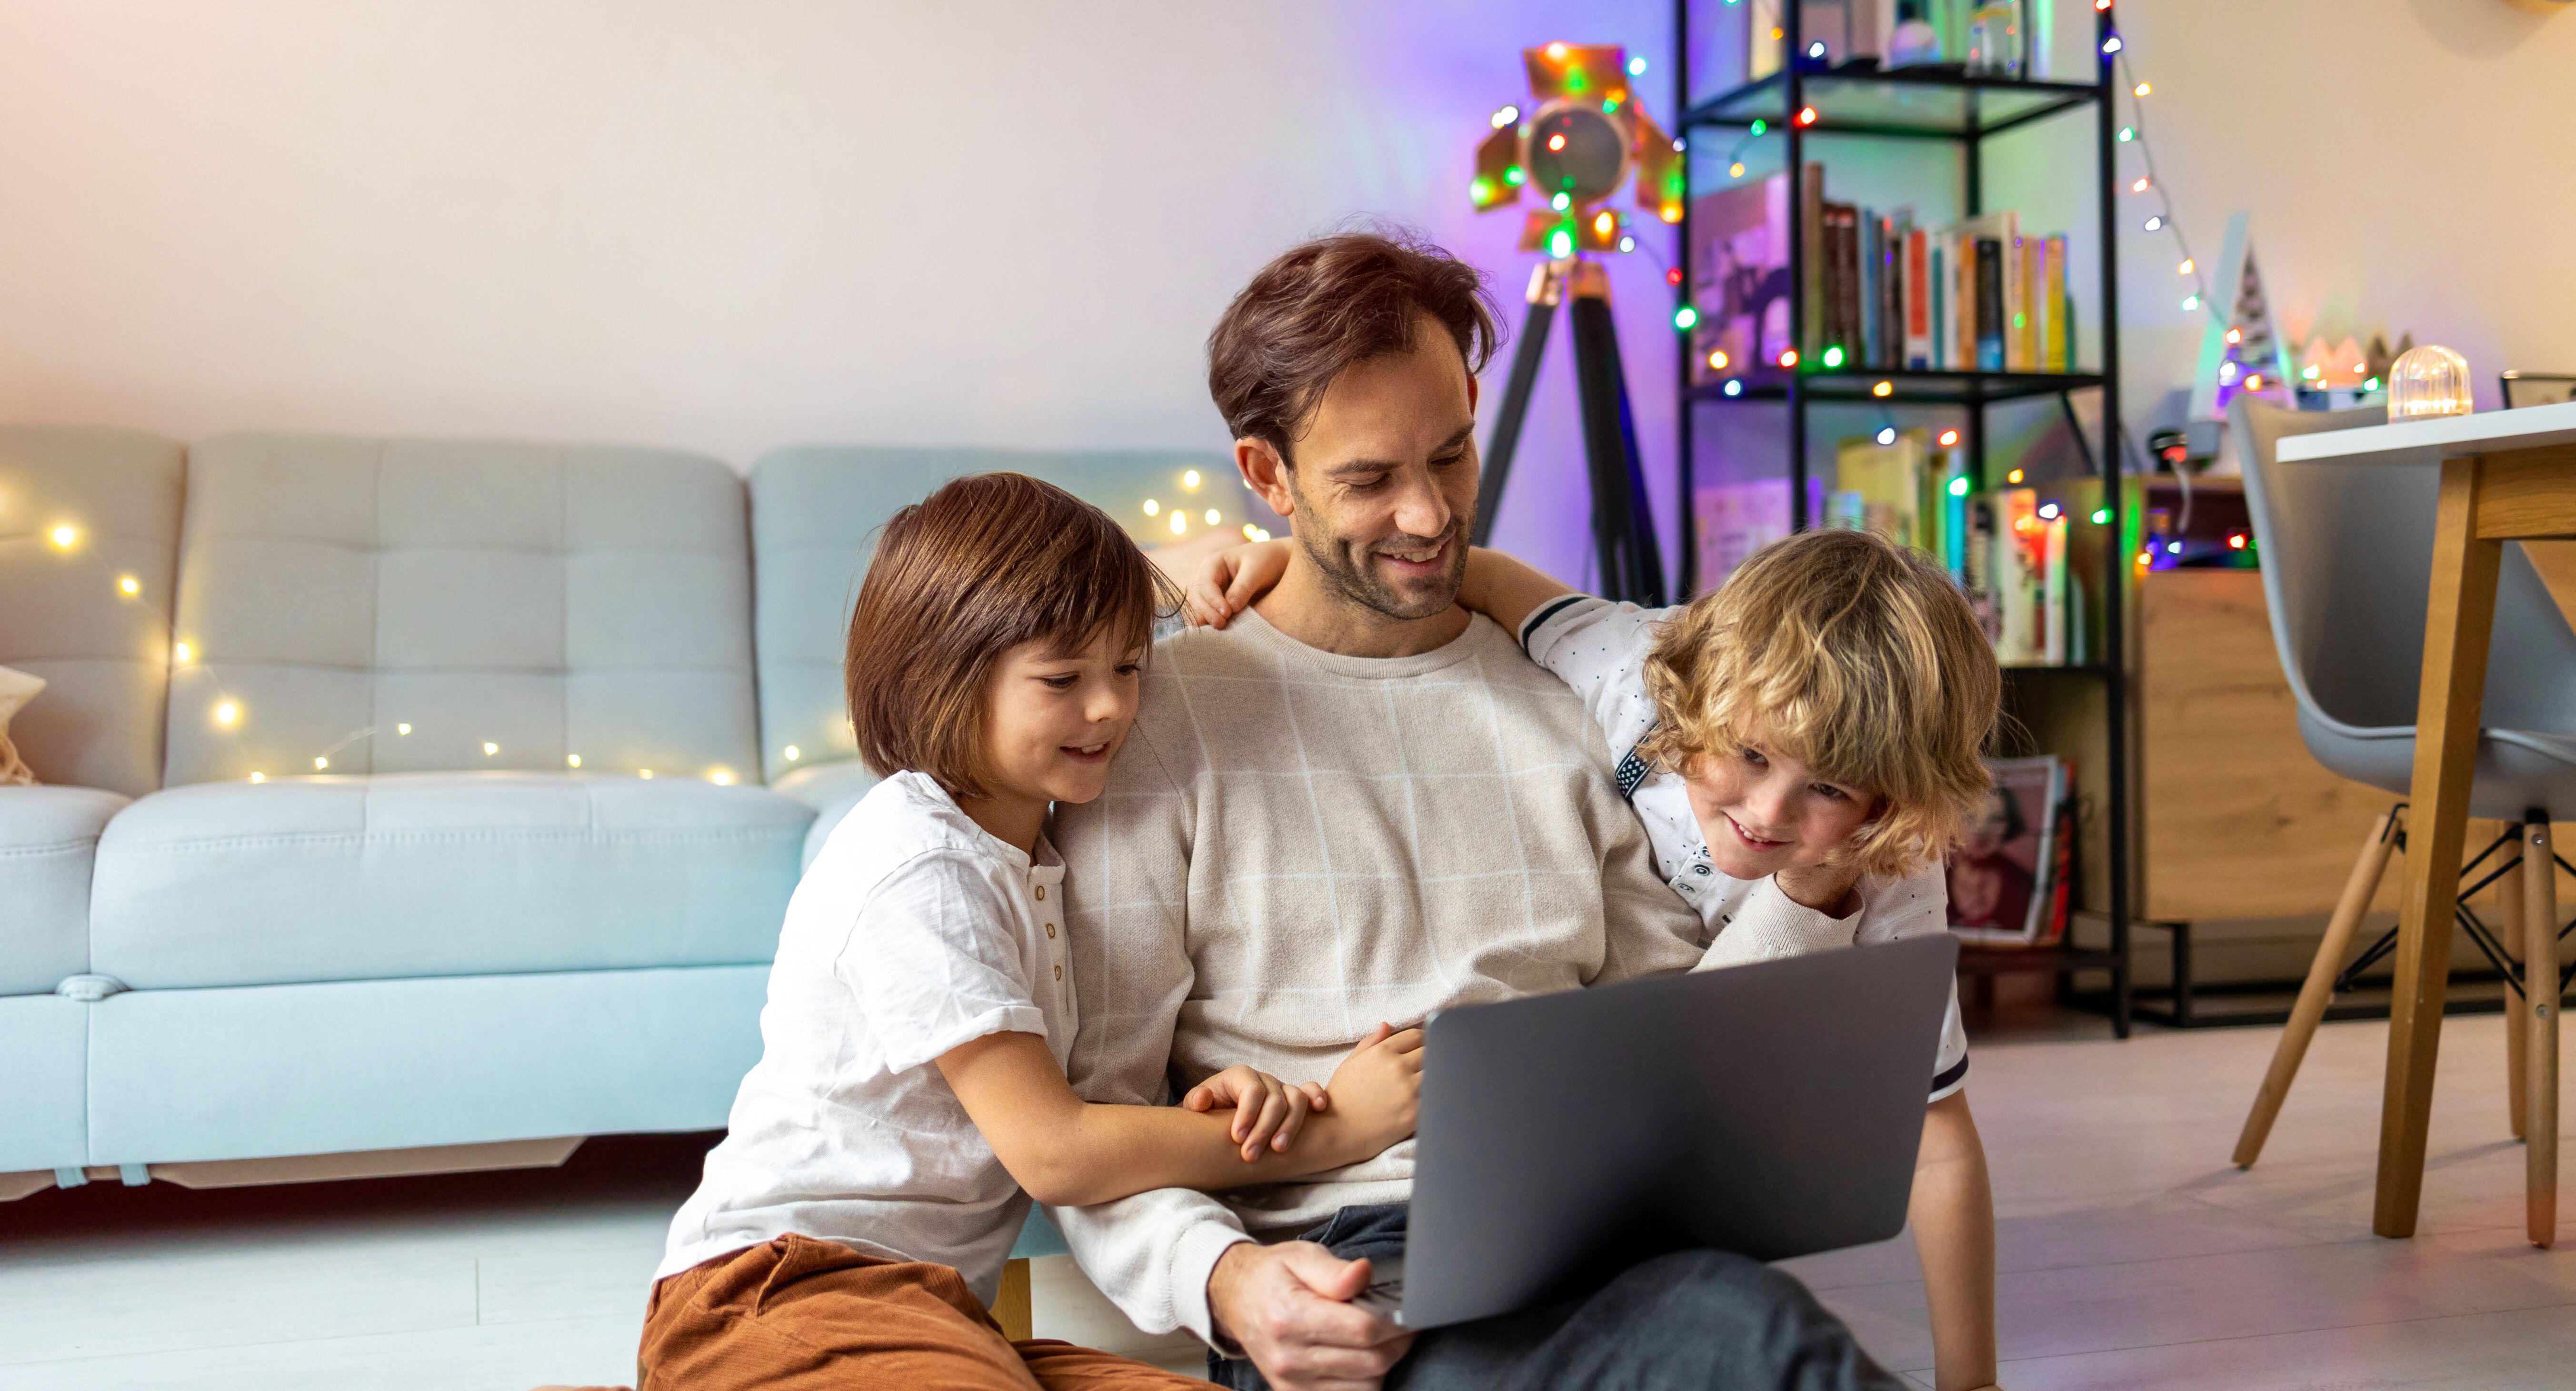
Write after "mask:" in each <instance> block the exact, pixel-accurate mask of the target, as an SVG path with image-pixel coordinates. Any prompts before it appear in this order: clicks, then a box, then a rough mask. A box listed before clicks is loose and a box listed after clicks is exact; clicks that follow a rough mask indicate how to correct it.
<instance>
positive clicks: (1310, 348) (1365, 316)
mask: <svg viewBox="0 0 2576 1391" xmlns="http://www.w3.org/2000/svg"><path fill="white" fill-rule="evenodd" d="M1425 314H1428V315H1429V316H1431V318H1432V320H1433V321H1434V322H1436V323H1438V324H1439V325H1440V327H1441V329H1442V330H1443V331H1444V332H1446V333H1447V334H1448V335H1449V338H1450V341H1451V342H1454V343H1456V344H1457V345H1458V355H1459V356H1460V357H1461V358H1464V359H1465V360H1466V363H1467V375H1469V376H1471V377H1472V376H1474V375H1476V374H1477V373H1478V372H1481V371H1483V370H1484V368H1485V363H1486V360H1487V359H1489V358H1491V357H1492V356H1493V355H1494V344H1495V341H1496V335H1495V329H1494V306H1493V301H1492V298H1491V297H1490V296H1489V295H1488V294H1487V292H1486V289H1485V277H1484V275H1483V274H1482V273H1480V272H1479V271H1478V270H1477V269H1476V268H1475V267H1474V266H1471V265H1468V264H1467V263H1466V262H1464V261H1461V260H1459V259H1458V258H1457V257H1455V256H1452V255H1450V254H1449V253H1448V252H1446V251H1443V250H1441V249H1440V248H1439V247H1437V246H1434V245H1432V244H1431V243H1430V242H1427V241H1424V240H1423V239H1421V238H1420V237H1418V236H1415V235H1413V234H1412V233H1409V232H1403V231H1381V232H1340V233H1336V234H1334V235H1332V236H1329V237H1320V238H1318V239H1316V240H1314V241H1310V242H1308V243H1306V244H1305V245H1303V246H1300V247H1297V248H1295V249H1293V250H1291V251H1288V252H1287V253H1285V254H1283V255H1281V256H1280V257H1279V258H1278V259H1277V260H1275V261H1272V262H1271V263H1270V264H1269V265H1266V266H1263V267H1262V268H1261V272H1260V274H1258V275H1255V276H1253V277H1252V283H1251V284H1249V285H1246V286H1244V287H1243V293H1241V294H1239V295H1236V296H1235V297H1234V303H1232V304H1229V305H1227V306H1226V309H1225V314H1224V315H1223V316H1222V317H1220V318H1219V319H1218V320H1217V321H1216V328H1215V330H1214V331H1213V332H1211V333H1209V334H1208V394H1209V395H1210V396H1213V397H1215V398H1216V408H1217V409H1218V410H1219V411H1220V412H1223V413H1224V415H1225V426H1226V428H1227V429H1228V430H1231V431H1233V432H1234V437H1235V438H1236V439H1257V440H1265V441H1267V442H1268V443H1269V444H1270V447H1271V448H1273V449H1276V450H1278V451H1279V458H1280V460H1281V462H1283V463H1289V464H1291V465H1293V464H1294V462H1295V461H1294V460H1293V459H1292V458H1291V457H1290V454H1289V444H1290V442H1291V441H1293V440H1294V439H1295V438H1296V437H1297V436H1299V435H1301V434H1303V433H1305V430H1304V426H1305V424H1306V420H1307V417H1308V416H1309V415H1310V414H1312V413H1313V411H1314V409H1315V403H1316V402H1317V401H1319V400H1321V399H1322V398H1323V395H1324V389H1325V388H1326V387H1329V386H1331V385H1332V382H1333V378H1335V377H1337V376H1340V375H1341V374H1342V369H1344V368H1346V367H1349V366H1351V365H1352V364H1353V363H1357V362H1364V361H1367V360H1368V359H1370V358H1373V357H1383V356H1385V355H1387V354H1390V353H1404V352H1411V351H1412V350H1413V337H1414V333H1415V331H1416V330H1417V328H1418V327H1419V326H1420V322H1421V317H1422V316H1423V315H1425Z"/></svg>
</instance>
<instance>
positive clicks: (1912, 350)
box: [1904, 225, 2065, 371]
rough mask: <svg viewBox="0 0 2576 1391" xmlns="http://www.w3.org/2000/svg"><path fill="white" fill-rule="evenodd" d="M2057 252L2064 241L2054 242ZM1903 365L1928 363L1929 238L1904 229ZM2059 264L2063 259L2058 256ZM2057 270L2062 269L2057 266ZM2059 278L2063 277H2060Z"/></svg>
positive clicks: (1916, 230)
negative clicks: (2057, 246) (2057, 248)
mask: <svg viewBox="0 0 2576 1391" xmlns="http://www.w3.org/2000/svg"><path fill="white" fill-rule="evenodd" d="M2055 240H2056V241H2057V242H2058V243H2059V249H2060V251H2061V253H2062V252H2063V250H2064V243H2065V238H2063V237H2059V238H2056V239H2055ZM1904 254H1905V287H1904V294H1905V365H1906V366H1908V367H1911V368H1914V369H1916V370H1918V371H1919V370H1921V369H1923V368H1927V367H1930V366H1932V365H1933V361H1932V294H1933V290H1932V275H1933V270H1932V266H1933V262H1932V238H1931V236H1930V235H1929V234H1928V233H1926V232H1925V231H1924V230H1923V229H1922V228H1920V227H1915V226H1910V225H1909V226H1908V227H1907V228H1906V229H1905V253H1904ZM2060 259H2061V261H2062V260H2063V256H2062V255H2061V257H2060ZM2060 269H2061V271H2062V270H2063V267H2062V266H2061V267H2060ZM2061 278H2063V277H2062V276H2061Z"/></svg>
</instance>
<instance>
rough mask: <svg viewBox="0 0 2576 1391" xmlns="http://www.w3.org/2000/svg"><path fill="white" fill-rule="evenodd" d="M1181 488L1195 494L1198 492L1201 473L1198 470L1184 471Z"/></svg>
mask: <svg viewBox="0 0 2576 1391" xmlns="http://www.w3.org/2000/svg"><path fill="white" fill-rule="evenodd" d="M1181 486H1182V487H1184V488H1188V489H1190V490H1191V491H1193V492H1195V491H1197V490H1198V486H1199V471H1198V470H1197V469H1186V470H1183V471H1182V473H1181Z"/></svg>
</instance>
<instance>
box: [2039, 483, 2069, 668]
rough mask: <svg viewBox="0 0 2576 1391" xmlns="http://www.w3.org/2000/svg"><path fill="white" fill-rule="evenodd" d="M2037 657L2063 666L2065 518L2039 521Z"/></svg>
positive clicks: (2065, 589) (2066, 596)
mask: <svg viewBox="0 0 2576 1391" xmlns="http://www.w3.org/2000/svg"><path fill="white" fill-rule="evenodd" d="M2039 539H2040V585H2039V598H2040V603H2039V659H2040V660H2041V661H2042V662H2045V663H2047V664H2048V665H2050V666H2053V667H2062V666H2064V665H2066V611H2067V598H2068V592H2067V573H2066V517H2065V514H2064V513H2062V512H2061V513H2060V514H2059V515H2057V516H2055V517H2052V518H2049V519H2047V520H2045V521H2043V522H2041V523H2040V533H2039Z"/></svg>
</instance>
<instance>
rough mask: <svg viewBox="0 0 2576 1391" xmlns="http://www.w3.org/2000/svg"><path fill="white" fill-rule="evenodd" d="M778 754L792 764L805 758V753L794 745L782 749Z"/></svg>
mask: <svg viewBox="0 0 2576 1391" xmlns="http://www.w3.org/2000/svg"><path fill="white" fill-rule="evenodd" d="M778 752H779V754H780V755H781V756H783V757H784V758H786V760H787V761H788V762H790V763H793V762H795V761H796V760H798V759H800V758H803V757H804V756H805V751H804V750H803V749H800V748H798V747H796V746H795V745H794V744H790V745H788V746H787V747H785V748H783V749H780V750H779V751H778Z"/></svg>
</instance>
